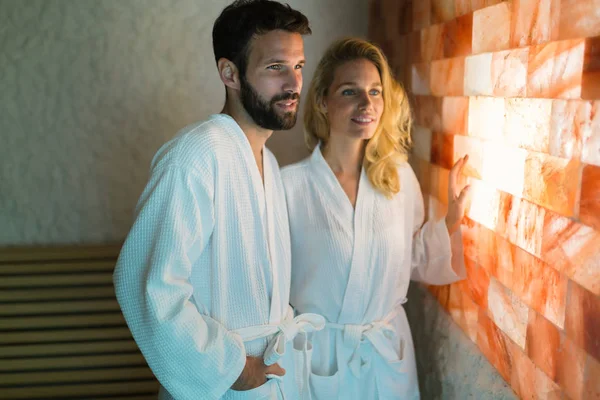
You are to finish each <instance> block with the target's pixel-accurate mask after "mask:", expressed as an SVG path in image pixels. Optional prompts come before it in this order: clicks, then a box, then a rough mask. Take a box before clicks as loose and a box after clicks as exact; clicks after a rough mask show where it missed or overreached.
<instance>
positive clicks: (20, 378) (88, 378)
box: [0, 367, 154, 390]
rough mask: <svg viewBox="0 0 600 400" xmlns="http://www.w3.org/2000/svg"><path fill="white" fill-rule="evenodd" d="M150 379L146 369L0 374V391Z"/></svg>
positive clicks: (150, 374)
mask: <svg viewBox="0 0 600 400" xmlns="http://www.w3.org/2000/svg"><path fill="white" fill-rule="evenodd" d="M152 378H154V375H153V374H152V371H150V368H148V367H127V368H111V369H92V370H83V371H50V372H49V371H44V372H19V373H13V374H11V373H8V374H0V382H1V383H0V390H3V386H17V385H28V386H30V385H40V384H48V383H53V384H71V383H77V382H88V383H91V382H106V381H131V380H141V379H152Z"/></svg>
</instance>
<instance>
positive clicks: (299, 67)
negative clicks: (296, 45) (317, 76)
mask: <svg viewBox="0 0 600 400" xmlns="http://www.w3.org/2000/svg"><path fill="white" fill-rule="evenodd" d="M294 68H295V69H302V68H304V65H302V64H298V65H296V66H295V67H294Z"/></svg>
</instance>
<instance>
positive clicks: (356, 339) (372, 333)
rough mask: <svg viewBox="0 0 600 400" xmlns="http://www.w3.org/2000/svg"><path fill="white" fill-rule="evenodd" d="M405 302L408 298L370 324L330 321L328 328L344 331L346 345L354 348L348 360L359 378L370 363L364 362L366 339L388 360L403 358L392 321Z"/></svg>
mask: <svg viewBox="0 0 600 400" xmlns="http://www.w3.org/2000/svg"><path fill="white" fill-rule="evenodd" d="M404 303H406V298H404V299H402V300H400V301H399V302H398V303H396V305H395V306H394V308H392V311H390V312H389V313H388V314H387V315H386V316H385V317H384V318H383V319H382V320H380V321H374V322H372V323H370V324H365V325H353V324H333V323H328V324H327V325H326V326H327V328H331V329H337V330H342V331H343V340H344V345H346V346H348V347H350V348H352V349H353V351H352V356H351V357H350V361H349V362H348V369H350V371H351V372H352V374H353V375H354V376H355V377H357V378H359V377H360V376H361V370H362V368H363V367H366V366H368V365H369V362H368V361H367V362H366V363H363V360H362V354H361V350H360V344H361V343H362V342H364V341H365V340H367V341H369V342H370V343H371V345H372V346H373V349H375V351H376V352H377V354H379V355H380V356H381V357H382V358H383V359H384V360H385V361H387V362H392V361H397V360H399V359H402V358H403V354H400V355H398V354H396V351H395V350H394V346H393V343H394V338H395V336H396V335H395V332H394V327H393V326H392V325H391V324H390V322H391V321H392V320H393V319H394V317H395V316H396V315H397V314H398V311H399V310H400V306H401V305H402V304H404ZM402 347H403V346H402V345H401V348H402Z"/></svg>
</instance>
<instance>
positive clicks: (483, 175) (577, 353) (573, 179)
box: [369, 0, 600, 400]
mask: <svg viewBox="0 0 600 400" xmlns="http://www.w3.org/2000/svg"><path fill="white" fill-rule="evenodd" d="M369 20H370V23H369V36H370V38H371V39H373V40H374V41H375V42H377V43H378V44H380V45H381V47H382V48H383V49H384V51H385V53H386V55H387V57H388V59H389V60H390V63H391V65H392V67H393V69H394V71H395V73H396V75H397V77H398V79H399V80H400V81H402V82H403V84H404V85H405V87H406V88H407V89H408V91H409V92H410V95H411V98H412V102H413V111H414V116H415V126H414V130H413V140H414V149H413V152H412V154H411V164H412V165H413V168H414V169H415V172H416V173H417V176H418V177H419V180H420V182H421V187H422V190H423V193H424V197H425V201H426V205H427V207H428V213H429V216H430V218H436V217H440V216H441V215H443V214H444V213H445V210H446V207H447V206H446V204H447V193H446V191H447V185H448V174H449V169H450V168H451V166H452V164H453V163H454V161H456V160H457V159H458V158H459V157H461V156H463V155H464V154H467V153H468V154H469V156H470V161H469V167H468V169H467V171H466V175H467V176H468V177H467V178H466V180H467V181H468V182H469V183H470V184H471V185H472V187H473V196H472V202H471V204H470V205H469V207H468V210H467V216H466V217H465V221H464V225H463V235H464V246H465V262H466V266H467V271H468V278H467V279H466V280H465V281H462V282H458V283H455V284H452V285H448V286H441V287H433V286H431V287H429V290H430V292H431V293H433V295H434V296H435V297H436V298H437V299H438V301H439V303H440V305H441V307H443V308H444V309H445V310H446V311H447V312H448V313H449V314H450V315H451V317H452V318H453V320H454V321H455V322H456V323H457V324H458V325H459V326H460V327H461V328H462V330H463V331H464V332H465V334H466V335H467V336H468V337H469V338H470V339H471V340H472V341H473V342H475V343H476V344H477V346H478V347H479V349H480V350H481V352H482V353H483V354H484V355H485V356H486V357H487V359H488V360H489V361H490V363H491V364H492V365H493V366H494V367H495V368H496V369H497V370H498V372H499V373H500V375H501V376H502V377H503V378H504V379H505V380H506V382H507V383H508V384H510V386H511V387H512V389H513V390H514V391H515V393H516V394H517V395H518V396H519V397H521V398H524V399H572V400H577V399H586V400H588V399H600V0H539V1H533V0H513V1H498V0H412V1H399V0H371V1H370V16H369Z"/></svg>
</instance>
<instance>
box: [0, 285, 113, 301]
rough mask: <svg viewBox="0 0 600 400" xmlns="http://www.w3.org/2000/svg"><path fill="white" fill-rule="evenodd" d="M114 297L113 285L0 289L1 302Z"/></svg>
mask: <svg viewBox="0 0 600 400" xmlns="http://www.w3.org/2000/svg"><path fill="white" fill-rule="evenodd" d="M98 297H106V298H114V297H115V290H114V287H113V285H112V283H111V284H110V285H105V286H97V287H75V288H36V289H35V290H31V289H18V290H12V289H10V290H0V302H20V301H41V300H61V299H69V300H77V299H90V298H98Z"/></svg>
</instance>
